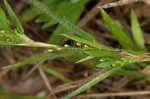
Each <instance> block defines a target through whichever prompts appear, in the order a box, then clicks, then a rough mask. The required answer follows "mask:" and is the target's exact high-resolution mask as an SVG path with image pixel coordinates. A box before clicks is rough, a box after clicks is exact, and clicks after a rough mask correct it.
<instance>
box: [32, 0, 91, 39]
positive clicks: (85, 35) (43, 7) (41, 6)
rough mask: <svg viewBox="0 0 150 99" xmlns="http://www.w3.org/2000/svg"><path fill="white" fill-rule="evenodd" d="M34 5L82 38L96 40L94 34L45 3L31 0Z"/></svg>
mask: <svg viewBox="0 0 150 99" xmlns="http://www.w3.org/2000/svg"><path fill="white" fill-rule="evenodd" d="M30 1H31V2H32V3H33V5H34V6H35V7H37V8H39V10H40V11H41V12H43V13H45V14H47V16H49V17H50V18H53V19H55V20H56V21H57V22H59V23H60V24H61V25H62V26H64V27H65V28H66V29H67V30H68V31H70V32H74V33H78V34H79V35H80V36H81V37H82V38H85V39H87V40H91V41H92V40H94V38H93V36H91V35H90V34H89V33H87V32H85V31H83V30H82V29H80V28H79V27H77V26H75V25H74V24H72V23H71V22H69V21H68V20H66V19H65V18H64V17H61V16H59V15H58V14H56V13H54V12H52V11H51V10H50V9H49V8H48V7H47V6H46V5H44V4H43V3H41V2H39V1H37V0H30Z"/></svg>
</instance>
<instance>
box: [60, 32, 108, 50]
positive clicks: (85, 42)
mask: <svg viewBox="0 0 150 99" xmlns="http://www.w3.org/2000/svg"><path fill="white" fill-rule="evenodd" d="M62 35H63V36H65V37H67V38H70V39H72V40H75V41H77V42H80V43H83V44H87V45H89V46H91V47H95V48H100V49H108V47H107V46H105V45H102V44H99V43H97V42H96V41H95V40H93V41H89V40H86V39H83V38H81V37H78V36H75V35H70V34H62Z"/></svg>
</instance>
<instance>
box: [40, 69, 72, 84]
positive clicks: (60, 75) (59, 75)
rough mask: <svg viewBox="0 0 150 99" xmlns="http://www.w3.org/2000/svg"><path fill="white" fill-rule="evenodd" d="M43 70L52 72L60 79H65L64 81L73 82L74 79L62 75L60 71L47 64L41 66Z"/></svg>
mask: <svg viewBox="0 0 150 99" xmlns="http://www.w3.org/2000/svg"><path fill="white" fill-rule="evenodd" d="M41 68H42V70H43V71H45V72H47V73H49V74H51V75H54V76H55V77H57V78H59V79H60V80H62V81H64V82H71V81H72V80H70V79H69V78H67V77H65V76H64V75H62V74H61V73H58V72H56V71H54V70H52V69H50V68H47V67H45V66H41Z"/></svg>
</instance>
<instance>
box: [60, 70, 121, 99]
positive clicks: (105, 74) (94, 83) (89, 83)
mask: <svg viewBox="0 0 150 99" xmlns="http://www.w3.org/2000/svg"><path fill="white" fill-rule="evenodd" d="M118 69H119V68H113V69H112V70H109V71H107V72H105V73H103V74H101V75H99V76H97V77H96V78H94V79H93V80H91V81H89V82H88V83H87V84H85V85H83V86H82V87H80V88H78V89H77V90H75V91H73V92H72V93H71V94H69V95H67V96H65V97H64V98H62V99H70V98H71V97H73V96H76V95H78V94H80V93H82V92H84V91H86V90H87V89H88V88H90V87H92V86H94V85H96V84H97V83H99V82H100V81H102V80H104V79H105V78H107V77H109V76H111V75H113V74H114V73H115V72H116V71H117V70H118Z"/></svg>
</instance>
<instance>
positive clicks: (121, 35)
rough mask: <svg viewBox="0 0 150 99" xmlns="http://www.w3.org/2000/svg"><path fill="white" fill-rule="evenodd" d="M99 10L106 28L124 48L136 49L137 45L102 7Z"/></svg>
mask: <svg viewBox="0 0 150 99" xmlns="http://www.w3.org/2000/svg"><path fill="white" fill-rule="evenodd" d="M100 12H101V15H102V17H103V19H104V21H105V22H106V24H107V26H108V28H109V29H110V31H111V32H112V33H113V35H114V36H115V37H116V39H117V40H118V41H119V43H120V44H121V45H122V46H123V47H124V48H126V49H131V50H137V47H136V46H135V45H134V43H133V42H132V40H131V39H130V37H129V36H128V35H127V34H126V33H125V32H124V31H123V30H122V29H121V28H120V27H119V26H118V25H117V24H116V23H115V22H114V21H113V20H112V18H111V17H110V16H109V15H108V14H107V13H106V12H105V11H104V10H103V9H100Z"/></svg>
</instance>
